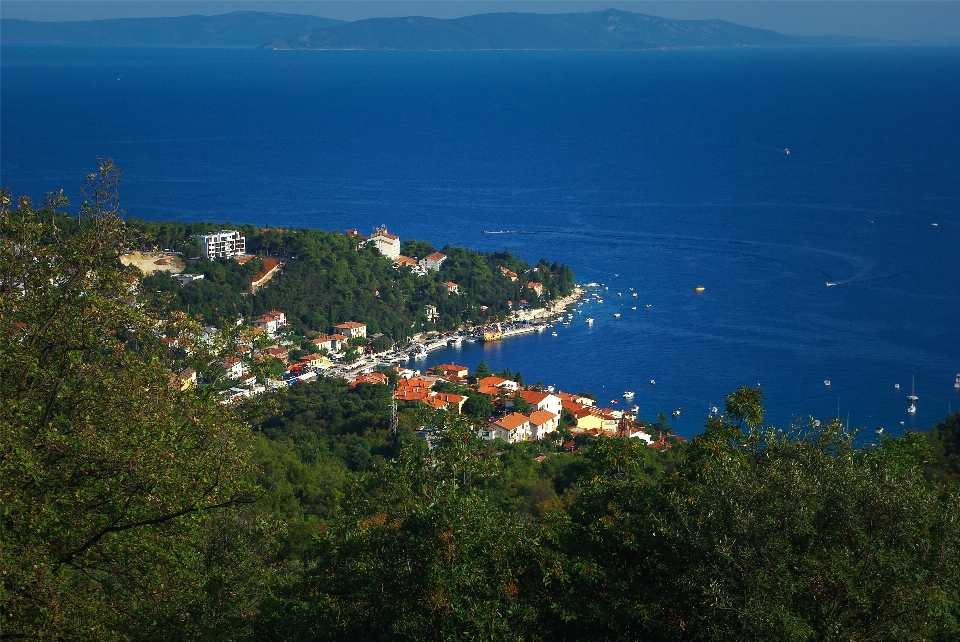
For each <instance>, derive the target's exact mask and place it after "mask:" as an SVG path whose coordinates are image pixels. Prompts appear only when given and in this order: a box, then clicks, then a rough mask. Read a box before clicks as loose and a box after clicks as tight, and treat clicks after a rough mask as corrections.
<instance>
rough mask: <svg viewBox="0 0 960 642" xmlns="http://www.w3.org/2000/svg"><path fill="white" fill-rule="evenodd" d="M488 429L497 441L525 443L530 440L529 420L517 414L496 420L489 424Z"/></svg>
mask: <svg viewBox="0 0 960 642" xmlns="http://www.w3.org/2000/svg"><path fill="white" fill-rule="evenodd" d="M490 427H491V428H492V429H493V432H494V436H495V437H496V438H497V439H502V440H504V441H505V442H507V443H511V444H512V443H516V442H518V441H526V440H528V439H529V438H530V418H529V417H527V416H526V415H521V414H520V413H519V412H512V413H510V414H509V415H507V416H506V417H501V418H500V419H497V420H496V421H494V422H493V423H492V424H490Z"/></svg>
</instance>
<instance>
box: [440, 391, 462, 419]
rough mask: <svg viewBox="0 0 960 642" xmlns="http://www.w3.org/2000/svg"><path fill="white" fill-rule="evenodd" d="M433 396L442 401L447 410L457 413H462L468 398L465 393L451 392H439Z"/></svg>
mask: <svg viewBox="0 0 960 642" xmlns="http://www.w3.org/2000/svg"><path fill="white" fill-rule="evenodd" d="M433 398H434V399H438V400H440V401H442V402H443V403H444V404H445V406H446V408H447V410H449V411H451V412H453V413H455V414H460V413H461V412H462V411H463V404H464V402H466V400H467V398H466V397H464V396H463V395H456V394H453V393H450V392H437V393H435V394H434V396H433Z"/></svg>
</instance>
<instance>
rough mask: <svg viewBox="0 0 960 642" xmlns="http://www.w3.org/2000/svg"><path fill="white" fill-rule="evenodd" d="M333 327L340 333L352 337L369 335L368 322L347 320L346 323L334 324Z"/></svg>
mask: <svg viewBox="0 0 960 642" xmlns="http://www.w3.org/2000/svg"><path fill="white" fill-rule="evenodd" d="M333 329H334V330H337V331H339V332H340V334H345V335H347V336H348V337H350V338H351V339H355V338H357V337H366V336H367V324H366V323H358V322H356V321H347V322H346V323H341V324H340V325H335V326H333Z"/></svg>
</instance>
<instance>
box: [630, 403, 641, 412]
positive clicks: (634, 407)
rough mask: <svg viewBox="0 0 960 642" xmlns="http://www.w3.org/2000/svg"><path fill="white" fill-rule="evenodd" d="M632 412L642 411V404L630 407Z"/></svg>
mask: <svg viewBox="0 0 960 642" xmlns="http://www.w3.org/2000/svg"><path fill="white" fill-rule="evenodd" d="M630 412H640V406H638V405H637V404H633V406H631V408H630Z"/></svg>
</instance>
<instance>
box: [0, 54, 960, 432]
mask: <svg viewBox="0 0 960 642" xmlns="http://www.w3.org/2000/svg"><path fill="white" fill-rule="evenodd" d="M786 150H789V152H790V153H789V154H787V153H786ZM97 156H100V157H103V158H112V159H113V160H114V161H115V162H116V164H117V165H118V166H119V167H122V168H123V169H124V173H123V177H122V185H121V189H120V196H121V200H122V205H123V207H124V208H125V210H126V211H127V213H128V214H130V215H131V216H136V217H140V218H145V219H164V220H179V221H222V222H224V223H225V224H227V223H228V222H232V223H240V222H244V223H254V224H258V225H270V226H274V227H315V228H322V229H327V230H343V229H346V228H356V229H359V230H360V231H362V232H368V233H369V232H370V231H372V230H373V229H374V227H376V226H379V225H382V224H385V225H387V226H388V228H389V230H390V231H391V232H393V233H395V234H398V235H399V236H400V237H401V238H419V239H426V240H428V241H430V242H431V243H433V244H434V245H435V246H436V247H442V246H444V245H446V244H451V245H462V246H465V247H469V248H473V249H476V250H484V251H494V250H502V249H503V248H509V249H510V250H511V251H512V252H514V253H516V254H517V255H519V256H520V257H522V258H524V259H526V260H528V261H530V262H531V263H533V262H536V261H537V259H539V258H541V257H545V258H547V259H549V260H551V261H558V262H562V263H566V264H568V265H569V266H570V267H571V268H573V270H574V271H575V274H576V278H577V281H578V282H580V283H587V282H596V283H598V284H602V285H600V286H598V287H599V288H600V289H601V291H602V293H603V298H604V302H603V303H597V302H591V303H588V304H584V305H583V306H581V307H580V308H578V309H576V311H575V312H574V318H573V320H572V322H571V323H570V324H569V325H563V324H558V325H556V326H555V327H554V328H552V329H551V331H549V332H544V333H541V334H537V335H527V336H523V337H518V338H513V339H510V340H506V341H502V342H499V343H494V344H466V345H464V346H463V347H462V348H460V349H450V350H443V351H439V352H435V353H432V354H431V355H430V357H429V359H428V360H427V361H425V362H420V367H424V366H430V365H433V364H437V363H447V362H455V363H458V364H462V365H466V366H469V367H471V368H472V367H475V366H476V365H477V364H478V363H479V362H480V361H481V360H482V361H486V363H487V364H488V365H489V366H490V367H491V368H492V369H493V370H501V369H504V368H508V369H510V370H512V371H520V372H521V373H522V376H523V379H524V381H526V382H527V383H535V382H537V381H540V382H542V383H543V384H544V385H552V386H556V387H557V388H560V389H562V390H567V391H571V392H581V391H587V392H592V393H593V394H595V395H596V396H597V398H598V399H599V400H600V402H601V404H602V405H607V406H610V405H612V404H613V403H614V401H616V402H617V405H616V406H615V407H621V408H622V407H624V406H625V405H632V404H633V403H636V404H637V405H639V407H640V411H639V412H640V416H641V418H644V419H654V418H655V417H656V416H657V414H658V413H659V412H661V411H664V412H666V413H667V414H668V415H671V422H672V424H673V426H674V429H675V431H676V432H677V433H678V434H680V435H684V436H690V435H694V434H697V433H698V432H700V431H702V427H703V424H704V422H705V420H706V417H707V415H708V413H709V411H710V409H711V408H712V407H714V406H717V407H720V408H721V409H722V407H723V401H724V396H725V395H726V394H728V393H730V392H732V391H733V390H735V389H736V388H737V387H738V386H742V385H746V386H759V387H761V388H762V389H763V391H764V395H765V399H766V408H767V417H766V420H767V422H768V423H770V424H774V425H777V426H779V427H784V428H786V427H788V426H789V425H790V424H791V423H792V422H795V421H797V420H798V419H799V420H801V421H804V420H809V418H810V417H813V418H816V419H821V420H822V419H829V418H834V417H841V418H842V419H843V421H844V422H847V423H849V425H851V426H854V427H863V428H864V432H863V433H862V434H866V435H869V436H871V438H873V437H872V436H873V435H874V434H875V431H876V430H877V429H878V428H883V429H884V431H885V432H884V434H888V435H890V434H900V433H902V432H903V431H905V430H908V429H911V428H919V429H923V428H927V427H929V426H931V425H932V424H934V423H935V422H936V421H937V420H938V419H940V418H942V417H944V416H945V415H946V414H947V413H948V412H949V411H950V410H957V409H958V408H960V390H957V389H955V387H954V382H955V379H956V376H957V373H960V48H935V47H808V48H730V49H698V50H654V51H624V52H611V51H605V52H592V51H591V52H582V51H581V52H571V51H516V52H498V51H483V52H369V51H259V50H248V49H203V48H193V49H187V48H124V47H115V48H96V47H72V46H58V45H45V46H31V45H4V46H2V48H0V184H2V185H4V186H8V187H10V188H12V189H13V191H14V192H15V193H16V194H28V195H30V196H31V197H33V198H35V199H40V198H42V197H43V195H44V193H45V192H47V191H52V190H58V189H61V188H63V189H64V190H65V192H66V194H67V195H68V196H72V195H75V194H76V190H77V188H78V187H79V185H80V184H81V182H82V180H83V177H84V175H85V174H87V173H89V172H91V171H93V169H94V168H95V167H96V160H95V159H96V157H97ZM74 200H76V199H74ZM485 231H486V232H485ZM491 231H492V232H502V233H496V234H490V233H487V232H491ZM827 283H833V284H834V285H832V286H828V285H827ZM697 286H700V287H703V288H704V290H703V291H702V292H696V291H695V289H694V288H695V287H697ZM633 293H636V294H637V296H636V297H633V296H632V295H633ZM634 306H636V309H633V308H634ZM615 313H619V314H620V317H619V318H617V317H615ZM588 316H590V317H593V318H595V322H594V323H593V325H588V324H587V323H586V321H585V319H586V317H588ZM554 331H555V332H556V336H553V335H552V333H553V332H554ZM827 380H829V381H830V385H829V386H827V385H825V381H827ZM652 381H655V385H653V384H652V383H651V382H652ZM895 384H899V386H900V387H899V390H897V389H895ZM912 386H913V387H915V390H916V395H917V396H918V397H919V401H918V402H917V412H916V414H909V413H908V412H907V407H908V405H909V402H908V400H907V395H909V394H910V391H911V387H912ZM625 391H634V392H635V395H636V396H635V398H634V400H633V401H632V402H629V403H627V402H626V401H625V400H624V398H623V393H624V392H625ZM676 410H680V411H681V413H680V416H679V417H676V418H674V417H672V413H673V412H674V411H676Z"/></svg>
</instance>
